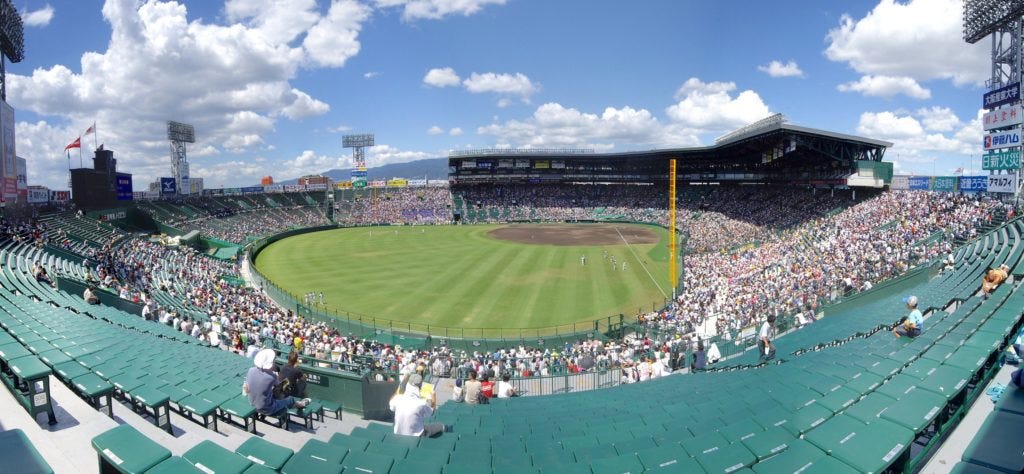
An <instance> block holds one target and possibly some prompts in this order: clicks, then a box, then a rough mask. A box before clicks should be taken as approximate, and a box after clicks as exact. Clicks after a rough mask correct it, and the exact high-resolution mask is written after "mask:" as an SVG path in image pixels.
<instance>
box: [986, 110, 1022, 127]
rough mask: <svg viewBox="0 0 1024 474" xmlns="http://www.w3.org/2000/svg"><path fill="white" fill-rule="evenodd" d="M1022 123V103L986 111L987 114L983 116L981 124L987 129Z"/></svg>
mask: <svg viewBox="0 0 1024 474" xmlns="http://www.w3.org/2000/svg"><path fill="white" fill-rule="evenodd" d="M1022 123H1024V108H1022V107H1021V106H1020V105H1013V106H1010V107H1003V108H1001V109H996V110H993V111H991V112H985V115H983V116H982V117H981V124H982V126H983V127H984V128H985V130H992V129H995V128H1003V127H1012V126H1014V125H1020V124H1022Z"/></svg>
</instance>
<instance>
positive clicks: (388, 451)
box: [364, 438, 419, 459]
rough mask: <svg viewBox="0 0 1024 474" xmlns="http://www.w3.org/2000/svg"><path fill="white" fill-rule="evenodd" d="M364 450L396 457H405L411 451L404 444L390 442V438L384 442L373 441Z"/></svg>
mask: <svg viewBox="0 0 1024 474" xmlns="http://www.w3.org/2000/svg"><path fill="white" fill-rule="evenodd" d="M414 439H419V438H414ZM364 452H367V453H376V454H383V455H385V456H390V457H391V458H394V459H405V455H406V454H408V453H409V448H407V447H405V446H402V445H400V444H395V443H390V442H388V440H384V441H383V442H380V443H376V442H371V443H370V444H369V445H368V446H367V447H366V449H365V450H364Z"/></svg>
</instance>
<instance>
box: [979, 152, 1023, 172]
mask: <svg viewBox="0 0 1024 474" xmlns="http://www.w3.org/2000/svg"><path fill="white" fill-rule="evenodd" d="M981 169H983V170H986V171H989V170H1018V169H1020V150H1011V151H1000V152H993V153H986V154H984V155H981Z"/></svg>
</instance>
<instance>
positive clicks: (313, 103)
mask: <svg viewBox="0 0 1024 474" xmlns="http://www.w3.org/2000/svg"><path fill="white" fill-rule="evenodd" d="M291 93H292V94H293V95H294V96H295V101H294V102H292V103H291V104H290V105H288V106H286V107H284V108H283V109H281V113H282V114H284V116H285V117H288V118H290V119H292V120H301V119H304V118H307V117H314V116H317V115H323V114H325V113H327V111H329V110H331V106H329V105H327V104H325V103H323V102H321V101H319V100H316V99H314V98H312V97H310V96H309V94H307V93H305V92H302V91H300V90H298V89H292V91H291Z"/></svg>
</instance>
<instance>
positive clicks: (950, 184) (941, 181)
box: [932, 176, 957, 193]
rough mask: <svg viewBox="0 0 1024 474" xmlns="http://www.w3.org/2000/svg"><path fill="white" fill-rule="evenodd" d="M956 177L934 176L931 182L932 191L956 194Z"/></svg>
mask: <svg viewBox="0 0 1024 474" xmlns="http://www.w3.org/2000/svg"><path fill="white" fill-rule="evenodd" d="M956 184H957V183H956V176H936V177H935V179H934V180H933V181H932V190H934V191H942V192H947V193H952V192H956V190H957V186H956Z"/></svg>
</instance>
